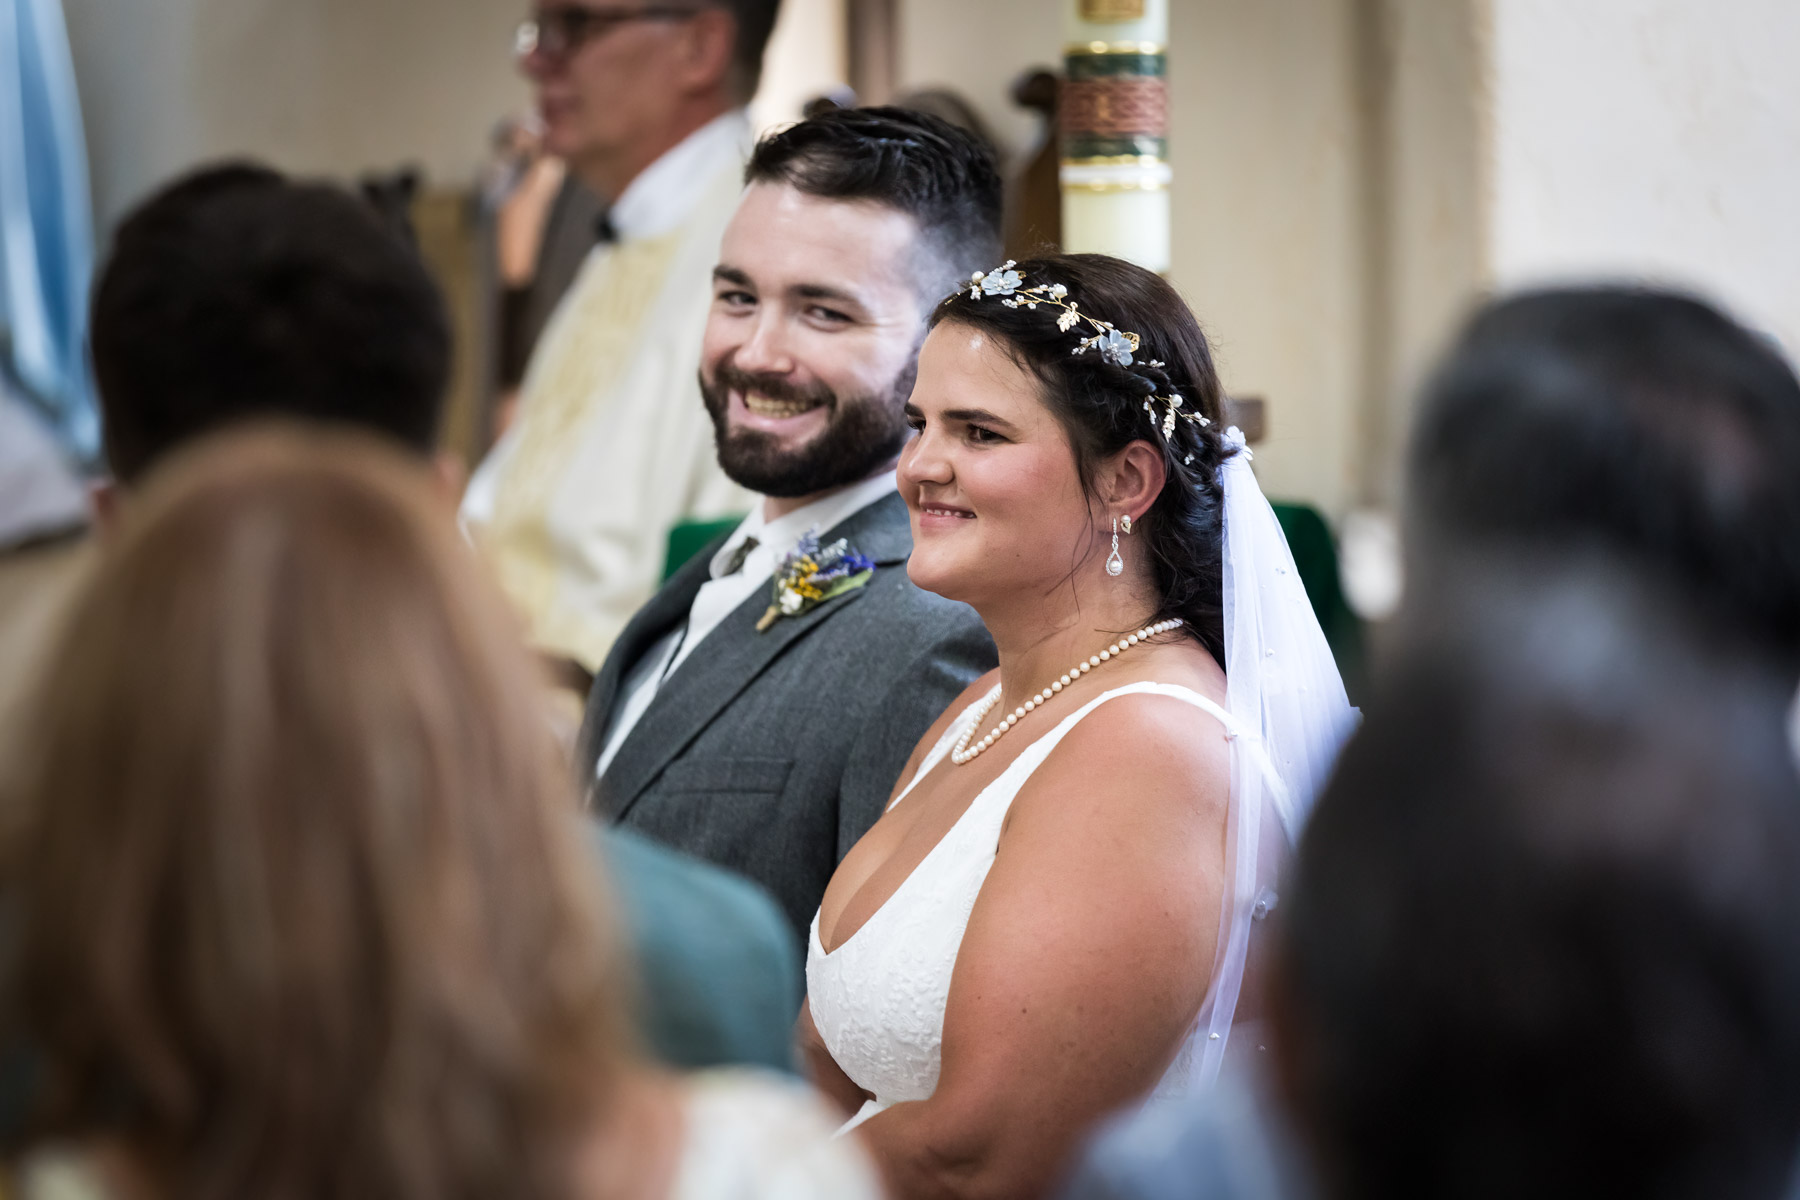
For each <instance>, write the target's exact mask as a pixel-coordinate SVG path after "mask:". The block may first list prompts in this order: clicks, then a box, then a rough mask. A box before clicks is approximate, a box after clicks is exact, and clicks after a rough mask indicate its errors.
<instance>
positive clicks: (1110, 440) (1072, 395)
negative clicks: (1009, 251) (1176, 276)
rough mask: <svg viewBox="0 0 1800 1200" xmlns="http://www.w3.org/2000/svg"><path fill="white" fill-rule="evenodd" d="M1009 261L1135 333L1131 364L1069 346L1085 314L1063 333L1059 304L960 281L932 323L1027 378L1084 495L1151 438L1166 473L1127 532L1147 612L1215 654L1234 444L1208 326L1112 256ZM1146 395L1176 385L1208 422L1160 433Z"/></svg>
mask: <svg viewBox="0 0 1800 1200" xmlns="http://www.w3.org/2000/svg"><path fill="white" fill-rule="evenodd" d="M1013 269H1014V270H1016V271H1018V273H1019V275H1020V277H1021V282H1020V286H1021V287H1034V286H1037V285H1039V284H1057V283H1060V284H1062V285H1063V286H1064V287H1066V288H1067V289H1068V296H1067V297H1066V299H1067V300H1069V301H1072V302H1074V303H1076V304H1078V305H1079V306H1080V309H1081V312H1082V313H1083V314H1085V315H1091V316H1093V317H1095V318H1097V319H1099V320H1102V321H1107V322H1110V323H1111V324H1112V325H1113V326H1114V327H1115V328H1117V329H1119V330H1122V331H1129V332H1132V333H1136V334H1137V335H1138V336H1139V338H1140V339H1141V341H1140V343H1139V346H1138V349H1137V350H1136V351H1135V352H1134V353H1133V354H1132V360H1133V361H1132V363H1131V365H1130V366H1119V365H1117V364H1115V363H1112V362H1109V361H1107V360H1106V359H1104V358H1102V357H1101V356H1100V354H1099V353H1098V352H1097V351H1094V350H1089V351H1087V352H1085V353H1082V354H1074V353H1071V352H1072V351H1073V350H1074V349H1075V348H1076V347H1077V346H1079V345H1080V344H1081V339H1082V338H1083V337H1086V336H1088V335H1089V334H1091V333H1093V330H1092V329H1090V328H1088V327H1087V326H1086V324H1085V322H1084V323H1083V324H1081V325H1078V326H1077V327H1076V328H1075V329H1073V330H1069V331H1066V332H1065V331H1064V330H1062V329H1060V328H1058V326H1057V317H1058V316H1060V315H1062V310H1060V309H1056V308H1048V307H1041V308H1038V309H1035V310H1034V309H1029V308H1026V307H1024V306H1023V305H1020V306H1019V307H1009V306H1007V305H1006V304H1004V303H1002V297H1000V296H996V295H983V296H982V297H981V298H980V299H978V300H977V299H971V298H970V296H969V289H968V288H967V287H964V288H963V290H961V291H959V292H958V293H956V294H955V295H953V296H951V297H949V298H948V299H947V300H945V301H944V302H943V303H942V304H940V305H939V306H938V308H937V311H936V313H935V314H934V315H933V317H932V324H933V326H936V325H937V324H939V323H941V322H944V321H954V322H956V323H957V324H959V325H966V326H969V327H971V328H974V329H979V330H982V331H983V332H986V333H989V334H992V335H994V336H995V337H996V338H998V339H999V341H1000V343H1001V344H1002V345H1003V346H1005V347H1006V348H1007V350H1008V351H1009V352H1010V353H1011V355H1012V357H1013V359H1014V361H1016V362H1017V363H1018V364H1019V365H1020V366H1022V367H1024V368H1025V369H1026V370H1029V371H1030V372H1031V373H1032V374H1033V375H1035V376H1036V377H1037V379H1038V380H1039V382H1040V383H1042V384H1043V399H1044V402H1045V404H1046V405H1048V406H1049V409H1050V411H1051V412H1052V413H1053V414H1055V416H1056V419H1057V421H1058V422H1059V423H1060V424H1061V425H1062V427H1063V429H1064V431H1065V432H1066V433H1067V434H1068V437H1069V444H1070V445H1071V446H1072V447H1074V451H1075V470H1076V473H1077V476H1078V477H1079V478H1080V480H1081V486H1082V490H1083V492H1085V493H1086V494H1087V497H1088V500H1089V502H1090V505H1091V503H1092V501H1093V499H1094V491H1093V474H1094V466H1095V464H1096V463H1098V462H1099V461H1100V460H1101V459H1103V458H1106V457H1107V456H1108V455H1111V454H1115V453H1117V452H1118V451H1120V450H1123V449H1124V448H1125V447H1126V446H1128V445H1130V444H1131V443H1132V442H1134V441H1143V442H1148V443H1149V444H1150V445H1151V446H1154V447H1156V449H1157V450H1158V451H1159V452H1160V453H1161V454H1162V456H1163V464H1164V466H1165V467H1166V468H1167V470H1168V482H1167V483H1165V484H1164V485H1163V489H1162V491H1161V493H1160V494H1158V495H1157V497H1156V499H1155V500H1154V501H1152V502H1151V505H1150V508H1149V510H1148V511H1146V512H1145V513H1144V516H1143V518H1142V519H1141V520H1140V521H1139V522H1138V523H1137V525H1136V527H1135V528H1134V530H1133V534H1132V542H1133V543H1134V544H1136V545H1138V546H1141V547H1143V548H1144V549H1145V550H1146V551H1147V552H1148V554H1149V558H1150V563H1151V567H1152V572H1153V578H1154V580H1155V584H1156V594H1157V597H1158V606H1159V607H1158V609H1157V611H1156V613H1155V615H1154V616H1153V617H1152V618H1151V619H1152V620H1161V619H1165V618H1169V617H1179V618H1181V619H1182V620H1184V621H1186V622H1187V625H1188V628H1189V629H1190V630H1191V631H1192V632H1193V633H1194V635H1195V636H1196V637H1198V638H1199V639H1200V641H1201V643H1202V644H1203V645H1205V647H1206V648H1207V649H1208V650H1209V651H1211V652H1212V656H1213V657H1214V658H1216V659H1218V660H1219V663H1220V665H1221V666H1222V665H1224V662H1225V633H1224V604H1223V598H1222V594H1221V593H1222V580H1221V575H1220V572H1221V566H1220V562H1221V539H1222V523H1221V520H1220V516H1221V511H1222V506H1223V504H1224V490H1223V488H1222V486H1221V485H1220V482H1219V467H1220V465H1221V464H1222V463H1224V461H1225V459H1226V457H1227V456H1228V455H1229V454H1231V453H1232V451H1231V449H1230V448H1229V447H1227V446H1226V445H1225V443H1224V441H1223V440H1222V439H1221V438H1220V436H1219V425H1220V418H1221V416H1222V411H1221V409H1222V404H1223V394H1222V392H1221V390H1220V387H1219V376H1218V372H1217V371H1215V370H1214V369H1213V361H1212V351H1211V349H1210V348H1209V347H1208V346H1207V342H1206V334H1205V333H1203V332H1202V331H1201V329H1200V323H1199V322H1198V321H1196V320H1195V319H1194V314H1193V313H1192V312H1190V311H1189V310H1188V306H1187V304H1186V302H1184V301H1183V300H1182V298H1181V295H1180V293H1178V292H1176V290H1175V289H1174V288H1172V287H1170V286H1169V285H1168V283H1167V282H1165V281H1164V280H1163V279H1162V277H1161V276H1159V275H1156V274H1155V273H1153V272H1150V271H1146V270H1144V269H1143V268H1142V267H1137V266H1133V265H1132V264H1131V263H1128V262H1124V261H1122V260H1120V259H1116V258H1109V257H1107V256H1106V255H1104V254H1058V255H1051V256H1046V257H1043V258H1033V259H1027V260H1025V261H1024V262H1020V263H1018V264H1016V265H1015V266H1014V268H1013ZM1152 362H1160V363H1162V364H1163V365H1162V366H1160V367H1157V366H1152V365H1151V363H1152ZM1152 396H1180V397H1181V410H1180V411H1182V412H1184V413H1199V414H1200V415H1201V416H1204V417H1205V418H1207V420H1208V421H1210V422H1211V424H1208V425H1204V426H1203V425H1200V424H1198V423H1196V422H1193V421H1182V420H1178V421H1176V422H1175V423H1174V429H1173V430H1172V431H1171V433H1170V434H1169V436H1168V437H1167V438H1166V439H1165V438H1164V437H1163V435H1162V434H1161V433H1160V432H1159V428H1160V425H1159V423H1160V422H1161V421H1162V419H1163V417H1164V415H1165V414H1166V413H1167V412H1168V406H1167V405H1166V404H1163V403H1160V402H1159V403H1156V404H1154V405H1153V408H1154V410H1155V416H1154V418H1153V417H1152V415H1151V414H1150V413H1147V412H1145V411H1144V401H1145V400H1146V399H1148V398H1149V397H1152Z"/></svg>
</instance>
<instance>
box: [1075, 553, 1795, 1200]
mask: <svg viewBox="0 0 1800 1200" xmlns="http://www.w3.org/2000/svg"><path fill="white" fill-rule="evenodd" d="M1468 569H1469V570H1470V571H1471V572H1472V573H1474V577H1475V579H1478V581H1479V582H1480V584H1481V586H1480V588H1479V590H1478V591H1476V590H1471V591H1469V592H1467V593H1465V594H1464V595H1462V596H1460V597H1459V598H1458V603H1457V605H1456V606H1454V607H1448V606H1447V607H1443V608H1438V609H1435V610H1433V611H1432V612H1430V613H1429V614H1427V613H1425V612H1423V611H1422V610H1418V609H1415V610H1414V615H1415V617H1416V618H1418V622H1419V623H1417V624H1415V626H1414V627H1413V629H1412V630H1411V632H1410V636H1409V638H1408V641H1407V644H1406V646H1405V648H1404V650H1403V651H1401V652H1400V655H1399V657H1398V659H1397V661H1390V662H1389V663H1388V665H1387V668H1386V669H1385V671H1384V673H1383V676H1382V678H1381V681H1380V686H1379V687H1378V690H1377V692H1376V694H1375V696H1374V697H1373V698H1372V700H1371V702H1370V705H1369V709H1368V719H1367V721H1366V722H1365V723H1364V726H1363V728H1362V730H1361V731H1360V732H1359V734H1358V735H1357V737H1356V738H1355V739H1353V740H1352V742H1351V744H1350V746H1349V747H1348V748H1347V749H1346V750H1345V752H1344V756H1343V758H1342V759H1341V761H1340V763H1339V765H1338V769H1337V772H1336V774H1335V775H1334V776H1333V779H1332V782H1331V784H1330V785H1329V786H1328V787H1327V789H1326V791H1325V793H1324V795H1323V796H1322V797H1321V799H1320V801H1319V805H1318V808H1317V810H1316V811H1315V813H1314V815H1313V818H1312V822H1311V824H1310V825H1309V826H1308V828H1307V832H1306V835H1305V837H1304V838H1303V839H1302V842H1301V847H1300V852H1299V855H1298V858H1297V861H1296V864H1295V870H1294V877H1293V878H1292V879H1291V880H1290V881H1289V883H1288V886H1287V888H1286V889H1285V890H1284V893H1283V903H1282V907H1281V914H1280V916H1281V921H1282V937H1281V951H1280V953H1279V954H1278V956H1277V958H1278V963H1277V968H1276V971H1275V972H1274V976H1275V986H1274V1004H1273V1009H1274V1012H1275V1017H1276V1019H1275V1021H1274V1026H1275V1027H1274V1030H1273V1037H1272V1040H1271V1049H1272V1050H1273V1051H1274V1052H1275V1058H1276V1066H1275V1068H1274V1070H1273V1071H1271V1072H1270V1076H1269V1077H1267V1078H1264V1079H1261V1080H1258V1081H1257V1084H1258V1085H1259V1088H1260V1090H1254V1091H1246V1090H1244V1089H1243V1088H1242V1087H1240V1088H1239V1089H1237V1090H1236V1091H1235V1092H1234V1094H1232V1095H1230V1096H1228V1097H1226V1098H1224V1099H1223V1100H1222V1101H1221V1102H1219V1103H1214V1104H1211V1105H1208V1106H1204V1107H1202V1106H1192V1107H1189V1108H1187V1109H1181V1108H1176V1107H1164V1108H1161V1109H1152V1110H1146V1111H1144V1112H1142V1113H1140V1114H1138V1115H1136V1116H1135V1117H1134V1118H1132V1119H1130V1120H1128V1121H1125V1122H1122V1123H1121V1124H1119V1125H1117V1126H1115V1127H1114V1128H1113V1129H1112V1130H1111V1131H1110V1132H1109V1134H1108V1135H1107V1136H1105V1137H1103V1138H1102V1139H1100V1141H1099V1142H1098V1143H1097V1145H1096V1146H1095V1147H1094V1149H1093V1150H1092V1152H1091V1153H1090V1154H1089V1156H1088V1157H1087V1159H1086V1161H1085V1162H1084V1164H1083V1165H1082V1167H1081V1169H1080V1170H1079V1171H1078V1172H1077V1174H1076V1177H1075V1179H1074V1180H1072V1181H1071V1183H1070V1184H1069V1185H1068V1186H1067V1188H1066V1190H1065V1191H1064V1192H1063V1193H1062V1194H1063V1196H1064V1197H1066V1198H1067V1200H1176V1198H1177V1197H1180V1198H1182V1200H1196V1198H1207V1200H1214V1198H1225V1197H1230V1198H1233V1200H1253V1198H1254V1200H1274V1198H1278V1197H1279V1198H1282V1200H1298V1198H1301V1197H1318V1198H1321V1200H1364V1198H1375V1197H1389V1196H1440V1197H1451V1198H1455V1197H1468V1198H1481V1197H1496V1198H1497V1197H1511V1196H1534V1197H1536V1196H1545V1197H1560V1196H1569V1197H1578V1196H1579V1197H1585V1196H1596V1195H1606V1196H1620V1197H1659V1198H1667V1200H1674V1198H1677V1197H1683V1198H1692V1200H1703V1198H1704V1200H1712V1198H1714V1197H1719V1198H1728V1197H1732V1198H1743V1200H1755V1198H1768V1200H1775V1198H1776V1197H1780V1196H1783V1195H1785V1194H1788V1193H1787V1188H1788V1185H1789V1180H1790V1172H1791V1170H1792V1168H1793V1166H1794V1164H1795V1161H1796V1154H1797V1152H1800V777H1797V776H1796V773H1795V771H1794V768H1793V764H1792V762H1791V761H1790V759H1789V757H1788V754H1787V747H1786V744H1785V739H1784V732H1783V729H1782V722H1783V711H1784V707H1785V701H1786V699H1787V696H1788V688H1787V684H1786V681H1785V679H1784V678H1783V676H1782V675H1781V674H1780V673H1779V672H1777V671H1776V670H1774V669H1772V664H1771V663H1769V662H1768V661H1767V660H1766V659H1765V658H1764V657H1762V656H1760V655H1758V654H1757V653H1755V652H1754V651H1751V650H1748V649H1747V648H1745V647H1744V646H1742V645H1741V644H1738V643H1737V642H1735V640H1734V638H1733V637H1732V636H1731V635H1729V634H1724V633H1721V632H1719V631H1716V630H1711V629H1709V628H1708V627H1707V626H1705V625H1704V624H1702V623H1697V622H1696V621H1695V620H1694V613H1693V611H1692V609H1691V607H1690V606H1687V605H1685V604H1683V603H1682V602H1680V601H1679V600H1677V599H1674V598H1672V597H1671V595H1670V594H1669V593H1668V592H1667V591H1666V590H1665V589H1663V588H1661V587H1660V585H1659V584H1658V583H1657V582H1656V581H1654V580H1649V579H1646V578H1644V577H1643V576H1642V575H1641V574H1640V573H1637V572H1635V571H1634V570H1633V569H1632V568H1631V566H1630V565H1629V564H1628V563H1626V562H1624V561H1623V560H1620V559H1618V558H1616V557H1613V556H1607V555H1603V554H1602V555H1584V556H1583V557H1582V558H1581V559H1579V560H1576V559H1573V558H1572V557H1571V556H1568V555H1563V554H1556V553H1543V554H1530V553H1511V554H1500V555H1497V556H1496V557H1494V558H1493V559H1491V560H1489V561H1488V563H1487V564H1486V565H1485V566H1484V567H1483V568H1480V569H1477V568H1474V567H1473V566H1471V567H1469V568H1468ZM1473 581H1474V580H1472V582H1473Z"/></svg>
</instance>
